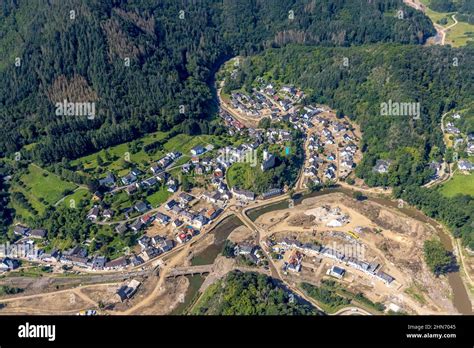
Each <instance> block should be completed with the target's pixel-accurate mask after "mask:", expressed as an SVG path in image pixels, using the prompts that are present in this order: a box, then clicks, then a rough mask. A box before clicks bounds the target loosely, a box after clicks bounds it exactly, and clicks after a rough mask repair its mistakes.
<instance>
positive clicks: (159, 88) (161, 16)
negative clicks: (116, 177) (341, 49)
mask: <svg viewBox="0 0 474 348" xmlns="http://www.w3.org/2000/svg"><path fill="white" fill-rule="evenodd" d="M399 10H402V11H403V16H402V17H403V18H401V19H400V18H398V16H397V11H399ZM71 11H73V12H71ZM433 34H434V29H433V27H432V25H431V23H430V21H429V20H428V18H427V17H425V16H424V15H423V14H422V13H420V12H417V11H414V10H413V9H410V8H408V7H406V6H404V5H403V4H402V2H401V0H357V1H353V0H318V1H316V0H304V1H296V0H279V1H265V0H247V1H244V0H241V1H237V0H221V1H217V0H215V1H212V0H202V1H198V2H194V1H184V2H179V1H174V0H165V1H155V0H153V1H152V0H140V1H138V0H137V1H125V0H124V1H118V0H115V1H112V0H108V1H104V0H90V1H78V0H65V1H51V2H46V1H26V0H23V1H17V0H4V1H2V2H1V6H0V48H1V51H0V53H1V54H0V75H1V79H0V105H1V108H0V122H1V123H2V130H1V136H0V156H5V155H11V154H12V153H14V152H15V151H19V150H20V149H22V153H23V155H24V156H27V158H31V159H33V160H35V161H37V162H40V163H52V162H57V161H60V160H62V158H69V159H71V158H76V157H78V156H81V155H84V154H86V153H92V152H94V151H96V150H98V149H102V148H105V147H108V146H111V145H113V144H117V143H122V142H125V141H129V140H131V139H135V138H137V137H140V136H141V135H143V134H145V133H149V132H152V131H156V130H167V129H170V128H172V127H175V126H177V128H178V130H179V131H181V132H186V133H188V134H195V133H199V132H202V131H204V132H211V133H212V132H214V131H215V130H216V128H215V124H214V123H212V121H211V117H210V116H211V115H212V111H213V107H212V105H213V103H212V102H211V99H212V94H211V89H210V86H209V83H208V82H209V80H210V79H211V78H212V75H213V71H214V70H215V68H216V67H217V66H218V64H219V62H221V61H222V60H224V59H225V58H227V57H229V56H232V55H235V54H249V53H255V52H259V51H260V50H261V49H262V48H264V47H270V46H282V45H285V44H288V43H292V42H298V43H305V44H311V45H312V44H317V45H326V46H348V45H357V44H364V43H372V42H380V41H382V42H400V43H412V44H420V43H423V42H424V41H425V40H426V38H427V37H428V36H430V35H433ZM17 58H19V59H17ZM128 62H130V64H129V66H128ZM15 63H16V65H15ZM63 100H68V101H69V102H95V103H96V114H97V115H96V117H95V118H93V119H88V118H86V117H84V116H80V117H77V116H58V115H56V113H55V104H56V103H58V102H62V101H63ZM180 106H182V107H180ZM29 144H31V145H30V146H28V147H27V148H26V149H25V147H24V146H25V145H29Z"/></svg>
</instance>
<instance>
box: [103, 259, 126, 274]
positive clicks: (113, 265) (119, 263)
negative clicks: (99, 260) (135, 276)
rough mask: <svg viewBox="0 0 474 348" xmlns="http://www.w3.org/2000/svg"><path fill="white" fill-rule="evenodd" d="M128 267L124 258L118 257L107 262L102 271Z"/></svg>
mask: <svg viewBox="0 0 474 348" xmlns="http://www.w3.org/2000/svg"><path fill="white" fill-rule="evenodd" d="M127 265H128V261H127V259H126V258H125V257H119V258H117V259H115V260H112V261H109V262H107V263H106V264H105V266H104V270H108V271H110V270H116V269H122V268H124V267H126V266H127Z"/></svg>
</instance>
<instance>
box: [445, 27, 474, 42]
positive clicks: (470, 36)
mask: <svg viewBox="0 0 474 348" xmlns="http://www.w3.org/2000/svg"><path fill="white" fill-rule="evenodd" d="M473 41H474V25H473V24H469V23H466V22H459V23H458V24H457V25H455V26H454V27H452V28H451V29H448V31H447V33H446V43H448V44H451V46H453V47H461V46H465V45H466V44H467V43H468V42H473Z"/></svg>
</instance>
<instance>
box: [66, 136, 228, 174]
mask: <svg viewBox="0 0 474 348" xmlns="http://www.w3.org/2000/svg"><path fill="white" fill-rule="evenodd" d="M166 135H167V133H164V132H156V133H152V134H149V135H147V136H145V137H143V138H140V139H138V140H136V141H134V142H129V143H123V144H120V145H116V146H113V147H110V148H108V149H107V150H101V151H99V152H96V153H94V154H91V155H88V156H84V157H81V158H79V159H76V160H74V161H72V162H71V164H72V165H73V166H77V165H82V166H83V168H84V172H86V173H88V174H91V175H94V176H96V177H104V176H105V175H106V173H107V172H108V171H112V172H114V173H116V174H117V175H119V176H123V175H126V174H127V173H128V172H129V170H130V169H129V168H128V167H127V165H128V163H126V162H125V161H124V160H125V159H126V157H128V158H127V159H128V160H129V162H131V163H133V165H134V166H136V167H138V168H140V169H142V170H144V171H146V170H148V168H149V166H150V165H151V164H152V163H153V162H155V161H157V160H159V159H160V158H162V157H163V156H164V155H165V154H166V153H167V152H170V151H179V152H181V153H183V158H181V159H180V160H178V161H179V163H181V164H182V163H184V162H186V161H187V160H189V157H190V153H189V151H190V150H191V149H192V148H193V147H195V146H197V145H202V146H205V145H207V144H213V145H214V146H216V147H221V146H223V145H225V141H224V140H221V139H220V138H218V137H216V136H213V135H198V136H189V135H186V134H178V135H177V136H175V137H173V138H171V139H170V140H169V141H168V142H167V143H166V144H164V146H163V151H156V152H155V153H153V154H147V153H146V152H145V151H144V150H143V146H144V145H147V144H150V143H152V142H154V141H158V140H162V139H164V138H165V137H166ZM133 143H135V144H137V148H139V151H137V152H136V153H132V151H131V149H130V147H131V146H133V145H131V144H133ZM106 151H107V152H108V154H109V158H111V159H109V160H107V159H106ZM98 156H100V158H101V160H102V162H103V163H102V165H100V166H99V165H98V163H97V157H98Z"/></svg>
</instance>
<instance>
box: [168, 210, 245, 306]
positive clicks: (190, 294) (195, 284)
mask: <svg viewBox="0 0 474 348" xmlns="http://www.w3.org/2000/svg"><path fill="white" fill-rule="evenodd" d="M242 225H243V223H242V221H240V219H239V218H238V217H236V216H235V215H231V216H229V217H227V218H225V219H224V220H222V221H221V222H220V223H219V224H218V225H217V226H216V227H214V228H213V229H212V231H211V232H209V233H210V234H212V235H213V236H214V242H213V243H212V244H211V245H209V246H208V247H206V248H205V249H204V250H203V251H201V252H200V253H198V254H197V255H196V256H194V257H193V259H192V260H191V265H192V266H200V265H210V264H213V263H214V261H215V259H216V257H217V256H219V254H220V253H222V250H224V243H225V241H226V240H227V237H229V234H230V233H231V232H232V231H233V230H235V229H236V228H237V227H239V226H242ZM186 278H188V281H189V286H188V288H187V289H186V293H185V295H184V301H183V302H182V303H180V304H179V305H178V306H177V307H176V308H175V309H174V310H173V311H172V312H171V313H170V314H171V315H181V314H186V311H187V310H188V309H189V307H190V306H192V305H193V304H194V302H195V300H196V299H197V294H198V292H199V289H200V288H201V285H202V283H203V282H204V280H205V279H206V277H205V276H202V275H188V276H186Z"/></svg>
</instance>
